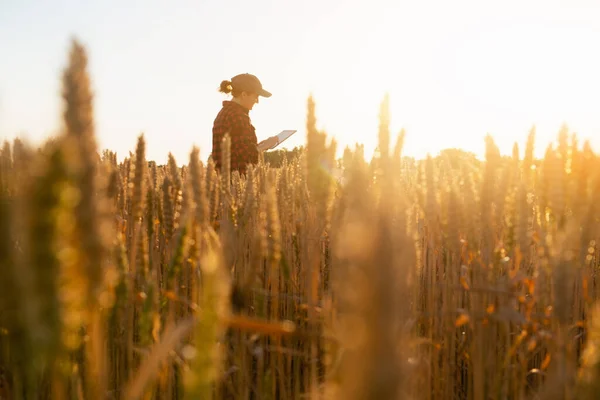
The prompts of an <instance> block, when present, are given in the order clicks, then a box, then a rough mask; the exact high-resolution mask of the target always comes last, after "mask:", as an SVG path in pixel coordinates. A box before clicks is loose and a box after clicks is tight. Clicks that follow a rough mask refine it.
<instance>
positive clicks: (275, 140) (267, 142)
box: [258, 136, 279, 151]
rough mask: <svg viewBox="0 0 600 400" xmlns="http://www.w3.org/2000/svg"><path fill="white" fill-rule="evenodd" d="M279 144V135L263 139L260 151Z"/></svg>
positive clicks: (259, 145) (259, 147) (259, 146)
mask: <svg viewBox="0 0 600 400" xmlns="http://www.w3.org/2000/svg"><path fill="white" fill-rule="evenodd" d="M277 144H279V138H278V137H277V136H271V137H270V138H268V139H265V140H263V141H262V142H260V143H259V144H258V149H259V150H260V151H265V150H269V149H271V148H273V147H275V146H277Z"/></svg>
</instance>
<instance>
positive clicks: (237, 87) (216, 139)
mask: <svg viewBox="0 0 600 400" xmlns="http://www.w3.org/2000/svg"><path fill="white" fill-rule="evenodd" d="M219 91H220V92H222V93H226V94H229V93H231V95H232V97H233V98H232V99H231V100H226V101H223V108H221V111H219V114H217V117H216V118H215V121H214V125H213V137H212V142H213V148H212V158H213V161H214V162H215V167H216V168H217V169H218V170H221V142H222V140H223V137H224V136H225V134H229V137H230V138H231V172H233V171H239V173H240V174H244V173H245V172H246V167H247V165H248V164H256V163H257V162H258V152H259V151H264V150H267V149H270V148H271V147H273V146H275V145H277V143H278V139H277V136H271V137H270V138H268V139H266V140H263V141H262V142H260V143H257V139H256V131H255V129H254V126H252V123H251V122H250V116H249V112H250V110H252V108H253V107H254V104H258V97H259V96H262V97H271V93H269V92H267V91H266V90H264V89H263V87H262V84H261V83H260V81H259V80H258V78H257V77H256V76H254V75H250V74H240V75H236V76H234V77H233V78H231V80H230V81H223V82H221V87H220V88H219Z"/></svg>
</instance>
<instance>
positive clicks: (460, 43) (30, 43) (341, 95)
mask: <svg viewBox="0 0 600 400" xmlns="http://www.w3.org/2000/svg"><path fill="white" fill-rule="evenodd" d="M599 20H600V1H597V0H596V1H594V0H568V1H556V0H539V1H538V0H535V1H527V0H520V1H518V0H501V1H496V2H489V1H482V0H477V1H465V0H457V1H444V0H440V1H427V0H425V1H408V0H369V1H362V2H359V1H351V0H346V1H342V0H322V2H321V0H302V1H288V0H270V1H268V0H252V1H248V0H244V1H239V0H220V1H208V0H203V1H198V0H196V1H171V2H165V1H155V0H144V1H134V0H128V1H115V0H103V1H86V2H84V1H67V0H54V1H44V0H39V1H31V0H0V52H1V53H0V54H1V55H2V58H1V61H0V139H11V140H12V138H14V137H15V135H17V134H19V133H22V134H23V135H24V137H25V138H27V139H28V140H30V141H32V142H34V143H38V142H39V141H41V140H42V139H43V138H45V137H46V135H49V134H51V133H52V132H53V131H55V130H56V128H57V127H58V126H59V121H60V120H59V119H60V113H61V106H62V104H61V99H60V74H61V72H62V69H63V68H64V66H65V65H66V62H67V51H68V46H69V38H70V37H71V35H76V36H77V37H78V38H79V39H80V40H81V41H82V42H83V43H84V44H85V45H86V46H87V49H88V54H89V58H90V72H91V75H92V80H93V90H94V92H95V116H96V128H97V134H98V139H99V142H100V145H101V147H102V148H110V149H112V150H115V151H117V152H118V156H119V159H122V158H123V157H124V156H125V155H126V154H127V153H128V152H129V151H134V148H135V143H136V137H137V136H138V135H139V134H140V133H141V132H144V133H145V136H146V139H147V156H148V158H149V159H153V160H157V161H158V162H166V160H167V154H168V152H169V151H171V152H172V153H173V154H174V156H175V157H176V159H177V161H178V163H179V164H181V163H187V161H188V158H189V152H190V150H191V148H192V145H194V144H195V145H198V146H199V147H200V150H201V158H202V159H206V157H207V156H208V155H209V153H210V149H211V128H212V122H213V120H214V117H215V115H216V113H217V112H218V111H219V109H220V107H221V101H222V100H224V99H227V97H226V96H224V95H222V94H220V93H218V92H217V90H216V89H217V87H218V85H219V83H220V81H221V80H223V79H229V78H231V77H232V76H234V75H236V74H238V73H242V72H250V73H253V74H256V75H257V76H258V77H259V78H260V79H261V80H262V82H263V85H264V87H265V88H266V89H267V90H269V91H271V92H272V93H273V96H272V97H271V98H270V99H261V103H260V104H259V105H258V106H256V107H255V109H254V110H253V111H252V113H251V118H252V121H253V123H254V125H255V126H256V128H257V134H258V137H259V140H262V139H264V138H266V137H268V136H270V135H273V134H275V133H278V132H279V131H281V130H282V129H298V133H297V134H296V135H295V136H294V137H292V138H290V139H289V140H288V142H287V146H288V147H293V146H295V145H301V144H303V143H304V141H305V116H306V98H307V96H308V95H309V93H311V92H312V93H313V94H314V96H315V101H316V104H317V118H318V123H319V126H320V127H322V128H325V129H326V130H327V132H328V133H329V134H330V135H332V136H335V137H336V139H337V141H338V142H339V150H340V152H341V151H342V150H343V147H344V146H346V145H350V146H353V144H354V143H356V142H360V143H364V144H365V150H366V153H367V154H370V153H371V152H372V150H373V149H374V147H375V146H376V140H377V114H378V112H379V104H380V101H381V100H382V98H383V95H384V93H385V92H386V91H388V92H389V93H390V100H391V112H392V129H393V131H394V133H396V132H398V131H399V130H400V128H405V129H406V130H407V142H406V147H405V151H406V153H407V154H410V155H414V156H417V157H421V156H423V155H425V154H426V153H427V152H430V153H432V154H436V153H437V152H438V151H439V150H441V149H443V148H446V147H461V148H464V149H466V150H469V151H474V152H475V153H477V154H482V153H483V149H484V135H485V134H486V133H487V132H489V133H491V134H492V135H493V136H494V138H495V140H496V142H497V143H498V145H499V146H500V150H501V151H502V152H503V153H507V154H510V149H511V147H512V144H513V142H515V141H517V142H518V143H519V145H520V146H521V149H523V147H524V143H525V140H526V135H527V133H528V131H529V129H530V128H531V126H532V125H533V124H535V125H536V127H537V152H538V154H543V150H544V148H545V146H546V145H547V144H548V143H549V142H550V141H553V140H555V138H556V134H557V132H558V130H559V128H560V126H561V124H562V123H563V122H567V123H568V124H569V127H570V128H571V129H572V130H574V131H576V132H577V133H578V135H579V137H580V138H589V139H591V141H592V145H593V146H594V148H595V149H599V148H600V112H599V110H600V56H599V54H600V53H599V52H598V44H599V43H600V25H599V24H598V21H599Z"/></svg>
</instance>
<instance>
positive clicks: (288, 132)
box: [271, 129, 297, 149]
mask: <svg viewBox="0 0 600 400" xmlns="http://www.w3.org/2000/svg"><path fill="white" fill-rule="evenodd" d="M296 132H297V131H296V130H295V129H294V130H292V129H288V130H284V131H281V132H280V133H278V134H277V139H278V142H277V144H276V145H275V146H273V147H271V149H274V148H275V147H277V146H279V145H280V144H281V143H283V142H284V141H285V140H286V139H287V138H289V137H290V136H292V135H293V134H294V133H296Z"/></svg>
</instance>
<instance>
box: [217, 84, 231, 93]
mask: <svg viewBox="0 0 600 400" xmlns="http://www.w3.org/2000/svg"><path fill="white" fill-rule="evenodd" d="M232 91H233V87H232V86H231V81H223V82H221V86H220V87H219V92H221V93H225V94H228V93H231V92H232Z"/></svg>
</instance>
